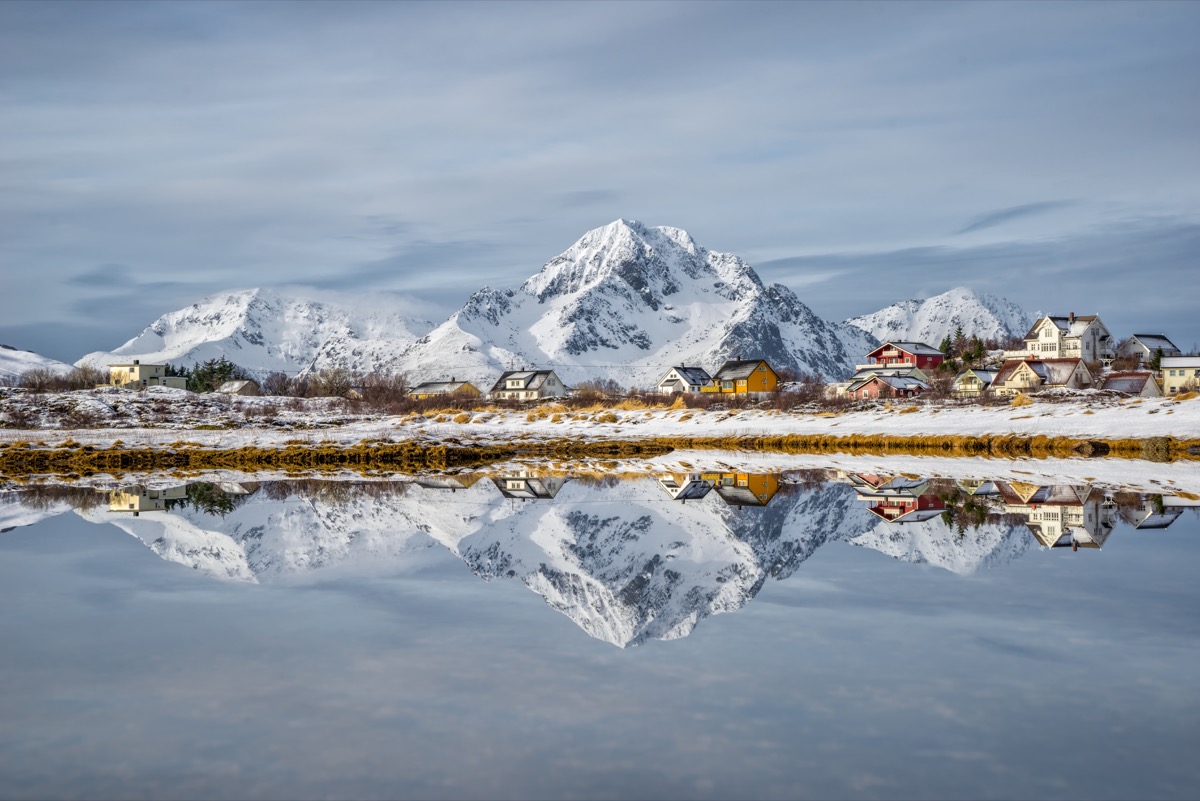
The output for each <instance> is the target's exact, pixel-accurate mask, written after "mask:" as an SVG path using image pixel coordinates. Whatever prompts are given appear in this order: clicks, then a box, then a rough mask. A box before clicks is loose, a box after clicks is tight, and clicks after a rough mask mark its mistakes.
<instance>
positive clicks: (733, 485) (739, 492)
mask: <svg viewBox="0 0 1200 801" xmlns="http://www.w3.org/2000/svg"><path fill="white" fill-rule="evenodd" d="M700 477H701V478H702V479H703V480H704V481H706V482H708V483H709V484H711V485H712V487H713V489H714V490H715V491H716V493H717V495H718V496H719V497H720V498H721V500H723V501H725V503H726V504H728V505H729V506H766V505H767V504H769V503H770V502H771V499H772V498H774V497H775V493H777V492H779V476H777V475H775V474H774V473H701V474H700Z"/></svg>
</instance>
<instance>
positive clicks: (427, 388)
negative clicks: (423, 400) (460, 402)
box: [409, 381, 471, 395]
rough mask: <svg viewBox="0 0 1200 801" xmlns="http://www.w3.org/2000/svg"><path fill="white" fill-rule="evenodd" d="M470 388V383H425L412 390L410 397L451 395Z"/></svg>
mask: <svg viewBox="0 0 1200 801" xmlns="http://www.w3.org/2000/svg"><path fill="white" fill-rule="evenodd" d="M468 386H471V382H470V381H426V382H425V383H424V384H419V385H417V386H415V387H413V388H412V390H411V391H410V393H409V394H411V395H453V394H454V393H455V392H458V391H459V390H460V389H462V388H463V387H468Z"/></svg>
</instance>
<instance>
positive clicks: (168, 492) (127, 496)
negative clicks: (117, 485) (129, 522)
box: [108, 484, 187, 517]
mask: <svg viewBox="0 0 1200 801" xmlns="http://www.w3.org/2000/svg"><path fill="white" fill-rule="evenodd" d="M186 497H187V485H185V484H177V485H175V486H174V487H163V488H159V489H150V488H148V487H142V486H132V487H122V488H121V489H115V490H112V491H111V492H109V493H108V511H110V512H132V513H133V515H134V517H137V516H138V515H139V514H141V513H142V512H164V511H166V510H167V509H169V508H170V507H171V506H173V505H174V504H175V503H177V502H178V501H181V500H183V499H184V498H186Z"/></svg>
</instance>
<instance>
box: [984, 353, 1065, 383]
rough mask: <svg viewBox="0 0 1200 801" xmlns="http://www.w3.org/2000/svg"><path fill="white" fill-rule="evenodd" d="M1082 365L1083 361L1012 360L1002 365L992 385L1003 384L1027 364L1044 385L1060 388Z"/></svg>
mask: <svg viewBox="0 0 1200 801" xmlns="http://www.w3.org/2000/svg"><path fill="white" fill-rule="evenodd" d="M1082 363H1083V360H1082V359H1010V360H1009V361H1006V362H1005V363H1004V364H1003V365H1001V367H1000V370H999V372H997V373H996V375H995V377H994V378H993V379H992V383H993V384H1003V383H1004V382H1005V381H1008V379H1009V378H1011V377H1012V374H1013V373H1015V372H1016V371H1017V369H1018V368H1020V366H1021V365H1022V364H1026V365H1029V369H1031V370H1033V372H1034V373H1035V374H1036V375H1037V377H1038V378H1040V379H1042V383H1043V384H1046V385H1048V386H1060V385H1063V384H1066V383H1067V381H1068V380H1070V378H1071V374H1072V373H1074V372H1075V370H1076V369H1077V368H1078V367H1079V365H1080V364H1082Z"/></svg>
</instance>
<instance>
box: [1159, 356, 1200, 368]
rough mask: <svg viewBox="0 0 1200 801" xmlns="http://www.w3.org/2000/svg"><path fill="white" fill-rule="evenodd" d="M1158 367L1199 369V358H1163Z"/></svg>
mask: <svg viewBox="0 0 1200 801" xmlns="http://www.w3.org/2000/svg"><path fill="white" fill-rule="evenodd" d="M1160 367H1162V368H1166V367H1200V356H1163V357H1162V364H1161V365H1160Z"/></svg>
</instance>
